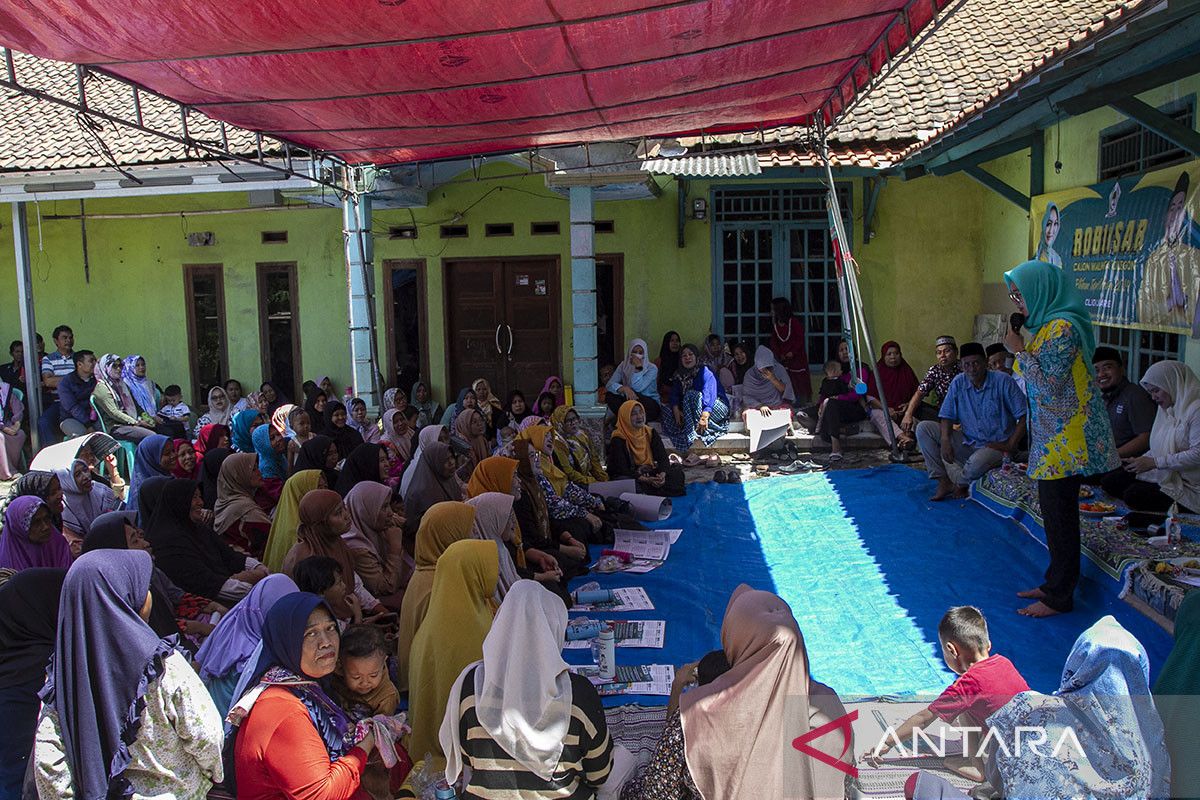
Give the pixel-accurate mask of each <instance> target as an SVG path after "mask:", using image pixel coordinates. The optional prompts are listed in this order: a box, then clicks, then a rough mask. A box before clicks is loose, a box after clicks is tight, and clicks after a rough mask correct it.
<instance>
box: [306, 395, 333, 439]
mask: <svg viewBox="0 0 1200 800" xmlns="http://www.w3.org/2000/svg"><path fill="white" fill-rule="evenodd" d="M330 399H331V398H329V397H327V396H326V395H325V392H323V391H321V390H320V389H317V390H316V391H314V392H310V393H309V394H308V395H307V396H306V397H305V399H304V410H305V411H307V412H308V417H309V419H310V420H311V421H312V429H313V433H318V434H324V433H325V408H326V406H327V405H328V404H329V401H330Z"/></svg>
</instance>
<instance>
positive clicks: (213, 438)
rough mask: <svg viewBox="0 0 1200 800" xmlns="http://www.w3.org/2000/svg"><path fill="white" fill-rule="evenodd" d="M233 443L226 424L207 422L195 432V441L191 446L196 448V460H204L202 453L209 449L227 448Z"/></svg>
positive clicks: (201, 461)
mask: <svg viewBox="0 0 1200 800" xmlns="http://www.w3.org/2000/svg"><path fill="white" fill-rule="evenodd" d="M231 444H233V434H232V433H231V432H230V430H229V426H228V425H218V424H215V423H213V424H209V425H204V426H202V427H201V428H200V429H199V432H198V433H197V434H196V441H195V442H193V443H192V446H193V447H194V448H195V450H196V461H197V462H199V463H203V462H204V455H205V454H206V453H207V452H208V451H209V450H217V449H220V448H222V447H224V448H226V449H228V448H229V446H230V445H231Z"/></svg>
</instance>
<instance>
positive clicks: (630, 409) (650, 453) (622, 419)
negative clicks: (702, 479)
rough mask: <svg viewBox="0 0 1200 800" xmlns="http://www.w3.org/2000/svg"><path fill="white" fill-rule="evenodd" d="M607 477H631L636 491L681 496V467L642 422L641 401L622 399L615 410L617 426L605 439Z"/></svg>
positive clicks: (611, 478) (682, 491)
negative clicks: (673, 461)
mask: <svg viewBox="0 0 1200 800" xmlns="http://www.w3.org/2000/svg"><path fill="white" fill-rule="evenodd" d="M608 475H609V479H610V480H614V481H615V480H620V479H622V478H633V479H635V480H637V482H638V491H640V492H643V493H645V494H653V495H658V496H659V497H682V496H683V495H684V494H685V493H686V492H685V489H684V474H683V468H682V467H680V466H679V465H678V464H672V463H671V460H670V458H669V457H668V456H667V448H666V447H665V446H664V445H663V441H662V437H661V436H659V435H658V431H656V430H654V429H653V428H651V427H650V426H649V425H648V424H647V422H646V411H645V409H643V408H642V404H641V403H639V402H636V401H634V400H626V401H625V402H624V403H622V404H621V409H620V411H619V412H618V413H617V429H616V430H615V431H614V432H613V435H612V439H611V440H610V441H609V443H608Z"/></svg>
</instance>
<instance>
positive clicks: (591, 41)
mask: <svg viewBox="0 0 1200 800" xmlns="http://www.w3.org/2000/svg"><path fill="white" fill-rule="evenodd" d="M949 2H950V0H753V2H747V0H740V1H739V0H506V2H503V3H495V2H487V3H485V2H479V0H459V2H454V3H449V2H440V3H435V2H432V0H308V2H304V3H291V2H284V1H283V0H259V1H258V2H245V0H189V1H188V2H187V3H163V2H161V0H122V2H120V3H114V2H112V0H39V2H37V3H28V2H26V3H19V4H18V3H10V4H6V5H5V6H4V7H0V41H2V42H3V43H4V44H6V45H8V46H10V47H12V48H14V49H16V50H22V51H25V52H28V53H32V54H34V55H38V56H43V57H47V58H55V59H59V60H63V61H71V62H74V63H78V64H85V65H89V66H92V67H96V68H99V69H102V70H104V71H107V72H109V73H111V74H113V75H116V76H119V77H122V78H125V79H127V80H130V81H132V82H134V83H136V84H138V85H140V86H143V87H145V88H147V89H150V90H152V91H155V92H158V93H160V94H163V95H165V96H167V97H170V98H172V99H174V100H176V101H179V102H181V103H184V104H187V105H191V106H194V107H195V108H197V109H198V110H200V111H202V112H204V113H205V114H208V115H209V116H212V117H214V118H216V119H219V120H224V121H225V122H228V123H231V124H233V125H237V126H240V127H243V128H248V129H250V130H255V131H261V132H263V133H267V134H270V135H272V136H276V137H278V138H280V139H284V140H287V141H290V142H293V143H296V144H300V145H303V146H305V147H308V148H312V149H316V150H321V151H325V152H327V153H331V154H334V155H336V156H338V157H340V158H342V159H344V160H346V161H348V162H350V163H364V162H373V163H376V164H391V163H399V162H407V161H419V160H428V159H438V158H450V157H457V156H465V155H478V154H485V153H499V152H510V151H515V150H524V149H529V148H534V147H546V146H556V145H568V144H578V143H583V142H601V141H614V140H623V139H635V138H638V137H643V136H647V137H661V136H676V135H698V134H700V133H721V132H733V131H743V130H753V129H755V128H759V127H770V126H775V125H784V124H789V125H804V124H808V123H810V122H811V121H813V120H814V119H818V118H820V119H824V120H825V121H826V122H827V123H828V122H831V121H832V120H833V119H835V118H836V117H837V116H838V115H839V114H840V113H841V112H842V110H843V109H845V108H846V106H847V104H849V103H850V102H851V101H852V100H853V98H854V96H855V94H856V93H858V92H859V91H861V90H862V89H863V88H864V87H865V86H866V85H867V83H868V82H869V81H870V80H871V79H872V78H873V77H874V76H875V75H877V74H878V73H879V71H880V70H881V69H882V68H883V66H884V65H885V64H886V62H887V61H888V59H889V58H891V57H892V56H894V55H895V54H897V53H898V52H899V51H900V50H901V49H902V48H904V47H905V46H906V45H908V44H909V43H910V42H911V40H912V37H914V36H915V35H916V34H917V32H918V31H920V29H921V28H923V27H924V26H925V25H926V24H928V23H929V22H930V21H931V20H932V19H933V18H934V16H935V15H936V14H937V12H938V11H940V10H941V9H942V8H943V7H944V6H946V5H947V4H948V3H949Z"/></svg>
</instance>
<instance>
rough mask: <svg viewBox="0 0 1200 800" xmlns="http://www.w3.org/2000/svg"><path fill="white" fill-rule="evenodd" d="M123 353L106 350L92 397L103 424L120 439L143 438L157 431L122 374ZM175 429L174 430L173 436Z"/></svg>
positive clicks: (97, 373)
mask: <svg viewBox="0 0 1200 800" xmlns="http://www.w3.org/2000/svg"><path fill="white" fill-rule="evenodd" d="M122 370H123V366H122V363H121V357H120V356H118V355H115V354H113V353H106V354H105V355H103V356H101V357H100V361H99V362H98V363H97V364H96V389H95V391H93V392H92V399H93V400H95V402H96V410H97V411H98V412H99V414H100V420H101V422H103V423H104V428H105V429H106V430H108V431H109V433H111V434H112V435H113V436H115V437H116V438H118V439H124V440H125V441H129V442H140V441H142V440H143V439H145V438H146V437H147V436H150V435H151V434H153V433H154V425H153V423H152V422H151V421H150V417H149V416H148V415H146V416H143V413H144V412H143V410H142V409H141V408H139V407H138V404H137V401H136V400H134V399H133V393H132V392H131V391H130V387H129V385H128V384H127V383H126V382H125V380H124V378H123V376H122ZM174 434H175V431H172V432H171V435H172V437H173V436H174Z"/></svg>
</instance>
